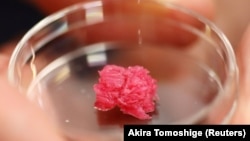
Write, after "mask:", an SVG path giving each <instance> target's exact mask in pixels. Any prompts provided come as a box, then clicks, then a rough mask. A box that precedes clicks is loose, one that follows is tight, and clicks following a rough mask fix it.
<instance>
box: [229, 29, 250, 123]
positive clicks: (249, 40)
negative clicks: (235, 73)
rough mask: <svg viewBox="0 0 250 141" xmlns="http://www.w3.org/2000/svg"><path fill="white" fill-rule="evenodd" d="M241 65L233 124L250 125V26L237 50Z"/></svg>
mask: <svg viewBox="0 0 250 141" xmlns="http://www.w3.org/2000/svg"><path fill="white" fill-rule="evenodd" d="M236 55H237V61H238V65H239V73H240V78H239V79H240V84H239V99H238V107H237V109H236V113H235V114H234V117H233V119H232V122H233V123H250V112H249V109H250V87H249V85H250V57H249V56H250V25H249V27H248V28H247V30H246V32H245V34H244V36H243V38H242V41H241V42H240V45H239V46H238V48H236Z"/></svg>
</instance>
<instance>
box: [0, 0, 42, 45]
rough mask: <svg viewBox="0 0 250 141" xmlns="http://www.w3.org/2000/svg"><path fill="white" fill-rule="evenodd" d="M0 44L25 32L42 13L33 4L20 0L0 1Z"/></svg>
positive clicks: (39, 18)
mask: <svg viewBox="0 0 250 141" xmlns="http://www.w3.org/2000/svg"><path fill="white" fill-rule="evenodd" d="M0 18H1V20H0V44H2V43H4V42H6V41H8V40H11V39H12V38H14V37H15V36H17V35H19V34H22V33H25V32H26V31H27V30H29V29H30V28H31V27H32V26H33V25H34V24H36V23H37V22H38V21H39V20H41V19H42V18H44V15H43V14H42V13H41V12H40V11H39V10H37V9H36V8H35V7H34V6H32V5H30V4H28V3H24V2H22V1H21V0H1V2H0Z"/></svg>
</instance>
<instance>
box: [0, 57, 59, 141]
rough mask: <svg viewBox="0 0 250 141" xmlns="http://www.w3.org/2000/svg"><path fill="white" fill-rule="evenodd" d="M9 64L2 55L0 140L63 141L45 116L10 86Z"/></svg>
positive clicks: (0, 67)
mask: <svg viewBox="0 0 250 141" xmlns="http://www.w3.org/2000/svg"><path fill="white" fill-rule="evenodd" d="M7 64H8V59H7V57H5V56H1V55H0V90H1V92H0V103H1V104H0V140H5V141H62V138H61V137H60V136H59V132H58V131H57V129H56V126H55V125H53V124H52V122H50V121H49V119H48V118H47V117H46V116H45V114H43V113H42V111H41V110H40V109H39V108H38V107H36V106H35V105H32V104H31V102H29V101H28V100H27V99H25V97H24V96H23V95H21V94H19V93H18V91H17V90H16V89H13V88H12V87H11V86H10V85H9V84H8V81H7V77H6V76H7V75H6V70H7V69H6V68H7V66H8V65H7Z"/></svg>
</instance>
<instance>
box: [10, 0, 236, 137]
mask: <svg viewBox="0 0 250 141" xmlns="http://www.w3.org/2000/svg"><path fill="white" fill-rule="evenodd" d="M110 64H113V65H118V66H123V67H129V66H135V65H139V66H143V67H144V68H146V69H147V70H149V72H150V75H151V76H152V77H153V78H154V79H156V81H157V94H158V96H159V100H157V101H156V110H155V111H154V112H152V113H149V114H150V115H151V116H152V119H150V120H139V119H137V118H134V117H132V116H130V115H126V114H123V113H122V112H121V111H120V110H119V108H114V109H112V110H109V111H105V112H103V111H98V110H97V109H95V108H94V103H95V100H96V94H95V91H94V90H93V85H94V84H96V83H97V82H98V79H99V75H98V71H100V70H101V69H102V68H103V67H104V66H106V65H110ZM9 80H10V82H11V83H13V84H14V85H15V86H16V87H17V88H18V89H19V90H20V91H21V92H22V93H24V94H25V95H26V96H27V98H28V99H30V100H31V101H32V102H34V103H36V104H38V106H39V107H41V109H42V110H44V111H45V113H46V114H48V115H49V117H50V118H51V120H54V122H56V123H57V124H58V126H59V128H60V130H61V131H62V133H63V134H64V135H65V137H66V138H67V139H68V140H74V141H78V140H85V139H86V138H93V139H94V140H100V141H101V140H109V141H110V140H114V141H120V140H122V139H123V137H122V133H123V132H122V131H123V130H122V129H123V125H124V124H224V123H227V121H228V119H230V115H231V114H232V112H233V110H234V107H235V106H236V105H237V103H236V99H237V85H238V68H237V64H236V61H235V54H234V51H233V48H232V46H231V44H230V42H229V41H228V39H227V37H226V36H225V35H224V33H223V32H222V31H221V30H220V29H219V28H218V27H216V25H215V24H214V23H212V22H211V21H209V20H208V19H206V18H204V17H202V16H201V15H199V14H197V13H195V12H193V11H191V10H189V9H186V8H183V7H180V6H178V5H174V4H172V3H170V2H163V1H153V0H143V1H115V0H110V1H91V2H82V3H78V4H75V5H72V6H70V7H67V8H65V9H63V10H61V11H58V12H57V13H54V14H52V15H49V16H48V17H46V18H45V19H43V20H42V21H40V22H39V23H37V24H36V25H35V26H34V27H33V28H31V29H30V30H29V31H28V32H27V33H26V34H25V35H24V36H23V38H22V39H21V40H20V42H19V43H18V44H17V46H16V48H15V50H14V52H13V54H12V56H11V60H10V64H9Z"/></svg>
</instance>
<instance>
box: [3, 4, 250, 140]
mask: <svg viewBox="0 0 250 141" xmlns="http://www.w3.org/2000/svg"><path fill="white" fill-rule="evenodd" d="M44 2H45V1H44ZM54 2H56V1H54ZM175 2H176V3H178V4H180V5H182V6H185V7H187V8H189V9H192V10H194V11H196V12H199V13H201V14H202V15H204V16H205V17H208V18H209V19H212V18H213V14H214V11H213V4H212V3H211V1H210V0H204V1H202V2H201V1H200V0H192V1H185V0H176V1H175ZM59 3H61V1H59ZM45 4H46V3H45ZM47 4H48V3H47ZM61 4H62V3H61ZM67 4H69V3H67ZM67 4H65V3H64V5H60V4H59V5H58V6H59V7H58V9H60V8H63V7H65V6H66V5H67ZM49 5H51V3H49ZM44 7H46V5H44ZM48 9H50V8H48ZM48 9H47V10H48ZM45 10H46V9H45ZM54 10H55V9H54ZM54 10H53V9H52V10H50V11H48V13H50V12H54ZM56 10H57V9H56ZM247 38H250V29H249V30H247V32H246V34H245V36H244V37H243V41H242V43H241V45H240V46H239V47H238V48H237V55H238V62H239V67H240V72H241V77H240V78H241V81H240V86H241V87H240V97H239V106H238V107H237V110H236V112H235V114H234V116H233V118H232V120H231V122H230V123H250V113H248V112H247V110H248V108H250V94H249V92H250V89H249V88H248V87H247V84H248V83H249V82H250V77H249V76H248V73H250V70H249V69H250V68H247V66H248V65H249V64H248V62H247V60H248V58H247V56H249V54H250V50H249V49H248V48H247V46H248V45H250V42H249V41H247ZM6 46H8V47H7V48H6V47H5V48H3V50H4V51H2V52H1V55H0V60H1V64H0V78H1V79H0V103H1V105H0V123H1V124H0V125H3V126H0V139H2V140H8V141H16V140H19V141H28V140H36V141H39V140H52V141H61V140H63V136H61V134H60V132H59V131H58V130H57V128H56V126H55V125H54V124H53V123H52V122H51V121H50V120H49V119H48V117H46V115H45V114H44V113H43V112H42V111H41V110H40V109H39V108H38V107H36V106H35V105H32V104H31V103H30V102H29V101H28V100H26V99H25V97H24V96H23V95H22V94H19V92H18V90H15V89H14V88H13V87H11V86H10V85H8V81H7V77H6V76H7V75H6V71H7V66H8V65H7V64H8V58H9V55H10V53H11V51H10V50H11V49H12V48H13V47H14V46H15V42H14V43H9V44H6ZM248 50H249V51H248ZM248 53H249V54H248ZM247 72H248V73H247ZM248 77H249V78H248ZM6 107H8V108H6ZM86 140H87V139H86ZM89 140H91V139H89Z"/></svg>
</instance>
